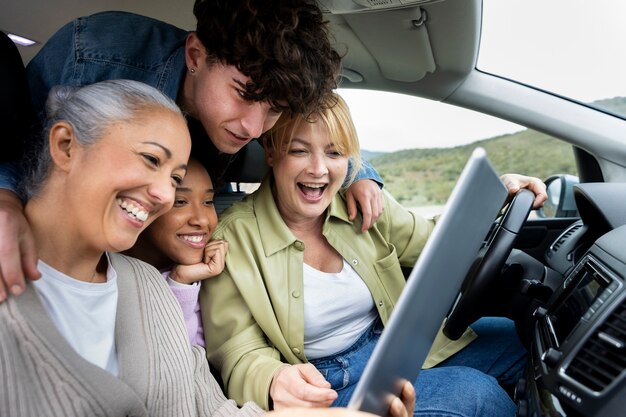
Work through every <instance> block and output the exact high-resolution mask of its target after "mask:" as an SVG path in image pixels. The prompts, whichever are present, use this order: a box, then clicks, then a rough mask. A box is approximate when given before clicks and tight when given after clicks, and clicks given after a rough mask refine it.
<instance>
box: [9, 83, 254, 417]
mask: <svg viewBox="0 0 626 417" xmlns="http://www.w3.org/2000/svg"><path fill="white" fill-rule="evenodd" d="M47 111H48V122H47V125H46V128H45V135H44V138H45V141H43V142H42V149H41V150H40V151H39V152H38V153H37V154H36V158H35V159H34V160H33V164H34V166H33V169H32V172H31V175H30V181H29V183H28V185H27V187H26V189H27V190H28V195H29V201H28V203H27V204H26V208H25V212H26V216H27V218H28V220H29V222H30V224H31V225H32V226H33V230H34V234H35V237H36V245H37V251H38V254H39V256H40V258H39V262H38V268H39V269H40V271H41V273H42V277H41V279H39V280H37V281H34V282H32V283H30V284H29V285H28V286H27V290H26V291H25V292H24V293H23V294H22V295H20V296H18V297H10V298H9V299H8V301H7V302H6V303H3V304H1V305H0V323H1V325H0V374H1V375H2V376H3V378H4V380H3V381H2V382H1V383H0V386H1V388H0V415H5V416H9V415H10V416H33V415H41V416H43V415H64V416H86V415H102V416H126V415H150V416H172V415H181V416H182V415H185V416H188V415H211V414H215V415H227V414H235V413H240V414H241V415H250V416H251V415H258V414H261V411H260V410H259V408H258V407H256V406H255V405H253V404H250V405H248V406H246V407H244V408H243V409H241V410H239V409H237V407H236V406H235V405H234V404H233V403H232V402H229V401H226V399H225V398H224V397H223V395H222V394H221V392H220V389H219V386H218V385H217V384H216V383H215V382H214V381H213V380H212V379H211V378H210V376H209V373H208V368H207V365H206V360H205V358H204V351H203V350H201V349H197V350H196V349H192V348H191V347H190V346H189V344H188V342H187V339H186V336H185V329H184V326H183V322H182V319H181V318H180V312H179V308H178V305H177V303H176V300H175V299H174V298H173V297H172V295H171V293H170V291H169V289H168V287H167V286H166V285H164V283H163V282H162V279H160V277H159V275H157V273H156V271H155V270H154V269H153V268H151V267H149V266H148V265H147V264H144V263H142V262H140V261H137V260H135V259H132V258H128V257H125V256H122V255H119V254H116V252H119V251H121V250H124V249H128V248H129V247H131V246H132V245H133V244H134V243H135V240H136V239H137V236H138V235H139V233H140V232H141V231H142V230H143V229H145V227H146V226H147V225H149V224H150V223H151V222H152V221H153V220H154V219H155V218H156V217H158V216H159V215H160V214H162V213H164V212H165V211H166V210H168V209H169V208H170V207H171V206H172V203H173V198H174V189H175V186H176V184H177V183H178V182H180V181H181V179H182V178H183V177H184V175H185V170H186V164H187V159H188V157H189V151H190V147H191V141H190V138H189V133H188V129H187V125H186V122H185V119H184V117H183V115H182V114H181V112H180V110H179V108H178V107H177V106H176V104H175V103H174V102H173V101H171V100H170V99H168V98H167V97H165V96H164V95H163V94H161V93H160V92H158V91H157V90H156V89H154V88H152V87H149V86H147V85H145V84H142V83H138V82H134V81H107V82H102V83H98V84H93V85H90V86H87V87H83V88H70V87H60V88H56V89H55V90H53V91H52V92H51V94H50V96H49V100H48V103H47Z"/></svg>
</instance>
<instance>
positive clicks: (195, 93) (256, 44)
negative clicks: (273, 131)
mask: <svg viewBox="0 0 626 417" xmlns="http://www.w3.org/2000/svg"><path fill="white" fill-rule="evenodd" d="M193 11H194V15H195V16H196V18H197V28H196V31H193V32H187V31H185V30H183V29H179V28H177V27H174V26H172V25H169V24H167V23H164V22H160V21H157V20H154V19H151V18H148V17H144V16H138V15H135V14H131V13H124V12H103V13H98V14H95V15H92V16H87V17H81V18H78V19H76V20H74V21H72V22H70V23H68V24H67V25H65V26H64V27H63V28H61V29H60V30H59V31H58V32H57V33H56V34H55V35H54V36H53V37H52V38H51V39H50V40H49V41H48V42H47V43H46V45H44V47H43V48H42V49H41V51H40V52H39V53H38V54H37V56H36V57H35V58H34V59H33V60H32V61H31V62H30V63H29V65H28V67H27V74H28V80H29V84H30V90H31V95H32V102H33V106H34V108H35V111H37V112H39V113H41V112H42V109H43V103H44V101H45V97H46V96H47V94H48V91H49V90H50V88H52V87H53V86H55V85H58V84H65V85H76V86H78V85H86V84H91V83H94V82H97V81H102V80H107V79H132V80H136V81H142V82H144V83H147V84H149V85H152V86H154V87H156V88H158V89H159V90H161V91H163V92H164V93H165V94H166V95H167V96H169V97H170V98H172V99H175V100H176V102H177V104H178V105H179V106H180V107H181V108H182V109H183V110H184V112H185V113H187V115H188V120H189V129H190V131H191V134H192V140H193V143H194V145H193V146H194V148H195V149H197V150H198V154H199V155H203V156H204V160H202V161H201V162H202V163H203V164H204V165H205V166H206V167H207V168H208V169H209V173H210V174H211V176H212V178H215V179H216V180H219V179H220V178H221V177H222V175H223V173H224V171H225V170H226V168H227V167H228V165H229V164H230V163H231V162H232V160H233V156H234V155H235V154H237V153H238V152H239V151H240V150H241V149H242V148H244V147H245V145H247V144H248V143H249V142H250V141H251V140H253V139H255V138H258V137H259V136H261V134H262V133H263V132H265V131H267V130H268V129H269V128H271V127H272V126H273V125H274V123H275V122H276V120H278V117H279V116H280V115H281V113H283V112H289V113H304V114H307V113H310V112H311V111H314V110H315V109H316V108H317V107H318V105H319V104H320V101H321V98H322V96H323V95H324V94H325V93H327V92H329V91H331V90H332V89H334V88H335V87H336V79H337V77H338V74H339V68H340V56H339V55H338V53H337V52H336V51H335V50H334V49H333V48H332V46H331V44H330V41H329V38H328V29H327V26H326V23H325V22H324V20H323V14H322V12H321V10H320V9H319V8H318V7H317V6H316V5H315V4H314V3H312V2H308V1H306V0H291V1H287V2H286V1H278V0H272V1H269V0H242V1H217V0H197V1H196V3H195V4H194V10H193ZM359 179H371V180H370V181H355V182H354V183H353V184H352V185H351V187H350V191H349V192H348V199H349V203H350V205H351V215H352V216H353V218H354V217H355V216H356V214H357V205H358V206H359V207H360V209H361V212H362V215H363V218H364V220H365V221H364V223H363V230H366V229H367V228H368V227H370V226H371V224H373V222H375V221H376V219H377V218H378V217H379V216H380V214H381V212H382V210H383V197H382V191H381V188H380V187H381V185H382V179H381V178H380V177H379V176H378V174H377V173H376V172H375V170H373V168H371V167H366V168H365V169H362V170H360V171H359V172H358V175H357V180H359ZM19 180H20V175H19V171H18V172H16V170H15V164H13V165H11V164H7V163H4V164H2V165H1V166H0V236H2V238H1V239H0V302H1V301H2V300H4V299H5V298H6V295H7V291H9V292H11V293H13V294H19V293H20V292H21V291H22V290H23V288H24V276H25V277H27V278H31V279H36V278H37V277H38V276H39V272H38V271H37V269H36V267H35V259H36V253H35V249H34V244H33V239H32V234H31V231H30V227H29V225H28V223H27V222H26V219H25V218H24V216H23V214H22V202H21V200H20V199H19V198H18V194H17V187H18V183H19ZM5 285H6V287H5Z"/></svg>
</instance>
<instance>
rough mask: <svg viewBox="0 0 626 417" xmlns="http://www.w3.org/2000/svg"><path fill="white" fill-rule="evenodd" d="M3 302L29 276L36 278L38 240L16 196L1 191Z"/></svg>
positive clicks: (18, 290)
mask: <svg viewBox="0 0 626 417" xmlns="http://www.w3.org/2000/svg"><path fill="white" fill-rule="evenodd" d="M0 191H1V194H0V302H2V301H4V300H5V299H6V298H7V297H8V296H9V294H13V295H19V294H21V293H22V292H23V291H24V288H26V282H25V280H26V279H37V278H39V276H40V273H39V271H37V253H36V250H35V239H34V237H33V235H32V232H31V230H30V226H29V225H28V222H27V221H26V218H25V217H24V214H23V212H22V205H21V202H20V201H19V199H18V198H17V196H14V195H11V194H9V191H8V190H0Z"/></svg>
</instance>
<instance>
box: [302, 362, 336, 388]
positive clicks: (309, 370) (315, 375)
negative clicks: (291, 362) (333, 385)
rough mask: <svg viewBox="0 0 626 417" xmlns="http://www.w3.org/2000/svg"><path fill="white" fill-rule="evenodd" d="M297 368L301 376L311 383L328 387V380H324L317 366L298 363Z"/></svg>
mask: <svg viewBox="0 0 626 417" xmlns="http://www.w3.org/2000/svg"><path fill="white" fill-rule="evenodd" d="M298 369H299V371H300V374H301V375H302V378H303V379H304V380H305V381H306V382H308V383H309V384H311V385H315V386H317V387H321V388H330V382H328V381H326V379H325V378H324V375H322V374H321V373H320V371H318V370H317V368H316V367H315V366H313V365H311V364H310V363H305V364H302V365H298Z"/></svg>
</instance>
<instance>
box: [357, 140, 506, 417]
mask: <svg viewBox="0 0 626 417" xmlns="http://www.w3.org/2000/svg"><path fill="white" fill-rule="evenodd" d="M506 197H507V189H506V187H505V186H504V185H503V184H502V182H501V181H500V178H499V176H498V175H497V174H496V172H495V170H494V169H493V166H492V165H491V163H490V161H489V159H488V158H487V154H486V152H485V150H484V149H482V148H477V149H475V150H474V152H473V153H472V155H471V156H470V158H469V160H468V162H467V164H466V165H465V168H464V169H463V171H462V173H461V175H460V177H459V179H458V181H457V183H456V185H455V187H454V189H453V190H452V193H451V194H450V197H449V198H448V202H447V203H446V205H445V206H444V209H443V213H442V215H441V217H440V218H439V220H438V221H437V223H436V225H435V228H434V229H433V232H432V234H431V236H430V237H429V239H428V241H427V243H426V246H425V247H424V250H423V251H422V254H421V255H420V257H419V259H418V261H417V263H416V264H415V266H414V267H413V270H412V271H411V273H410V275H409V277H408V279H407V284H406V286H405V288H404V290H403V291H402V294H401V295H400V297H399V299H398V302H397V304H396V307H395V309H394V311H393V313H392V314H391V317H390V319H389V321H388V322H387V325H386V326H385V329H384V330H383V333H382V335H381V336H380V339H379V341H378V343H377V345H376V347H375V349H374V351H373V352H372V356H371V357H370V359H369V361H368V363H367V365H366V367H365V370H364V372H363V375H362V377H361V379H360V381H359V382H358V384H357V387H356V388H355V391H354V394H353V396H352V398H351V399H350V403H349V405H348V407H349V408H351V409H357V410H362V411H367V412H370V413H374V414H378V415H380V416H384V415H386V414H387V411H388V409H389V399H390V398H392V396H393V395H396V396H397V395H399V393H400V389H401V381H402V380H403V379H406V380H408V381H415V379H416V378H417V377H418V373H419V371H420V369H421V367H422V364H423V363H424V361H425V360H426V356H427V355H428V352H429V351H430V347H431V345H432V343H433V341H434V339H435V336H436V335H437V332H438V330H439V328H440V327H441V323H442V322H443V320H444V318H445V316H446V314H447V313H448V311H449V310H450V307H451V306H452V304H453V302H454V300H455V299H456V297H457V295H458V293H459V290H460V289H461V284H462V283H463V280H464V278H465V276H466V274H467V272H468V271H469V269H470V267H471V266H472V264H473V262H474V259H476V256H477V254H478V251H479V250H480V248H481V245H482V243H483V241H484V239H485V237H486V236H487V234H488V232H489V229H490V227H491V225H492V223H493V222H494V220H495V219H496V217H497V215H498V213H499V211H500V209H501V208H502V206H503V204H504V202H505V200H506Z"/></svg>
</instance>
